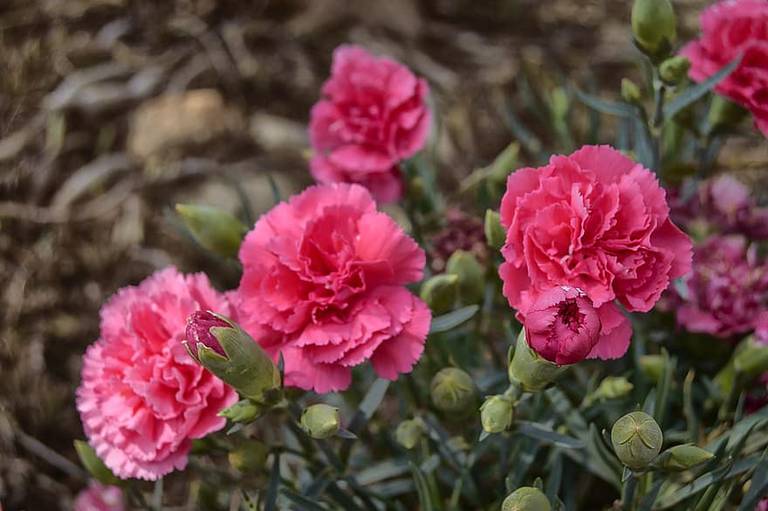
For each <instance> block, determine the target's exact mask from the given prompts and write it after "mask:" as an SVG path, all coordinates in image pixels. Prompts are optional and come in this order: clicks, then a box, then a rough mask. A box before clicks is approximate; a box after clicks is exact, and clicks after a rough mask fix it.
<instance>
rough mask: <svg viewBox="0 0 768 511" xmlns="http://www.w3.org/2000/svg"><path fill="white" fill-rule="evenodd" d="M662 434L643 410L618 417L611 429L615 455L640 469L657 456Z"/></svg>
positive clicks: (632, 466)
mask: <svg viewBox="0 0 768 511" xmlns="http://www.w3.org/2000/svg"><path fill="white" fill-rule="evenodd" d="M663 442H664V435H663V434H662V432H661V428H660V427H659V425H658V424H657V423H656V421H655V420H654V419H653V417H651V416H650V415H648V414H647V413H645V412H632V413H628V414H627V415H625V416H624V417H622V418H620V419H619V420H617V421H616V423H614V425H613V429H611V443H612V444H613V450H614V451H616V456H618V457H619V460H621V462H622V463H623V464H624V465H626V466H628V467H629V468H631V469H633V470H641V469H644V468H646V467H647V466H648V464H649V463H650V462H651V461H652V460H653V459H654V458H655V457H656V456H658V454H659V452H660V451H661V444H662V443H663Z"/></svg>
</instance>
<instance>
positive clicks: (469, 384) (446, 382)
mask: <svg viewBox="0 0 768 511" xmlns="http://www.w3.org/2000/svg"><path fill="white" fill-rule="evenodd" d="M430 393H431V396H432V402H433V403H434V404H435V407H436V408H437V409H438V410H440V411H441V412H449V413H457V412H464V411H466V410H468V409H469V408H471V407H472V405H473V403H474V402H475V397H476V396H475V383H474V382H473V381H472V377H471V376H469V375H468V374H467V373H466V372H464V371H462V370H461V369H458V368H456V367H446V368H444V369H441V370H440V371H439V372H438V373H437V374H436V375H435V376H434V377H433V378H432V383H431V384H430Z"/></svg>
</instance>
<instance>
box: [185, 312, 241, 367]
mask: <svg viewBox="0 0 768 511" xmlns="http://www.w3.org/2000/svg"><path fill="white" fill-rule="evenodd" d="M213 327H221V328H230V324H229V323H227V322H226V321H224V320H223V319H221V318H217V317H216V316H214V315H213V314H212V313H211V312H210V311H195V312H193V313H192V314H191V315H190V316H189V318H187V329H186V336H185V339H186V340H187V342H189V345H190V347H191V349H190V353H191V354H192V356H195V353H197V348H196V346H197V345H198V343H199V344H203V345H205V346H207V347H209V348H211V349H212V350H213V351H215V352H216V353H218V354H219V355H221V356H222V357H224V356H226V353H224V348H222V347H221V344H219V341H218V339H216V337H214V335H213V334H212V333H211V328H213Z"/></svg>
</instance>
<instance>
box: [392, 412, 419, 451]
mask: <svg viewBox="0 0 768 511" xmlns="http://www.w3.org/2000/svg"><path fill="white" fill-rule="evenodd" d="M425 431H426V425H425V424H424V421H423V420H421V419H420V418H419V417H416V418H413V419H410V420H406V421H403V422H401V423H400V424H398V426H397V429H396V430H395V439H396V440H397V443H398V444H400V445H402V446H403V447H404V448H406V449H408V450H409V451H410V450H411V449H413V448H414V447H416V445H418V443H419V440H421V437H423V436H424V433H425Z"/></svg>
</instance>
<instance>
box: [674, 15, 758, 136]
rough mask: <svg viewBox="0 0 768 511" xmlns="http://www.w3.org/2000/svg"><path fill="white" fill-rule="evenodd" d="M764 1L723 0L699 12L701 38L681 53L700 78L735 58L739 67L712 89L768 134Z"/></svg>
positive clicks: (705, 77) (704, 77)
mask: <svg viewBox="0 0 768 511" xmlns="http://www.w3.org/2000/svg"><path fill="white" fill-rule="evenodd" d="M766 26H768V2H766V1H765V0H725V1H721V2H719V3H716V4H714V5H712V6H711V7H709V8H707V9H706V10H705V11H704V13H703V14H702V15H701V32H702V34H701V38H700V39H699V40H697V41H693V42H691V43H689V44H688V45H686V46H685V47H684V48H683V50H682V52H681V53H682V54H683V55H685V56H686V57H688V58H689V59H690V61H691V70H690V72H689V74H690V76H691V78H692V79H693V80H696V81H697V82H701V81H704V80H706V79H707V78H709V77H710V76H712V75H713V74H715V73H716V72H717V71H719V70H720V69H722V68H723V67H724V66H726V65H727V64H728V63H729V62H730V61H732V60H733V59H735V58H736V57H737V56H738V55H739V54H743V58H742V61H741V63H740V64H739V67H737V68H736V70H735V71H734V72H733V73H731V74H730V75H729V76H727V77H726V78H725V79H724V80H722V81H721V82H720V83H719V84H717V86H716V87H715V90H716V91H717V92H718V93H719V94H722V95H723V96H725V97H727V98H729V99H731V100H732V101H734V102H736V103H738V104H740V105H742V106H743V107H745V108H747V109H749V110H750V111H751V112H752V115H753V116H754V119H755V124H756V125H757V127H758V129H760V131H762V132H763V134H765V135H766V136H768V30H766V28H765V27H766Z"/></svg>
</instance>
